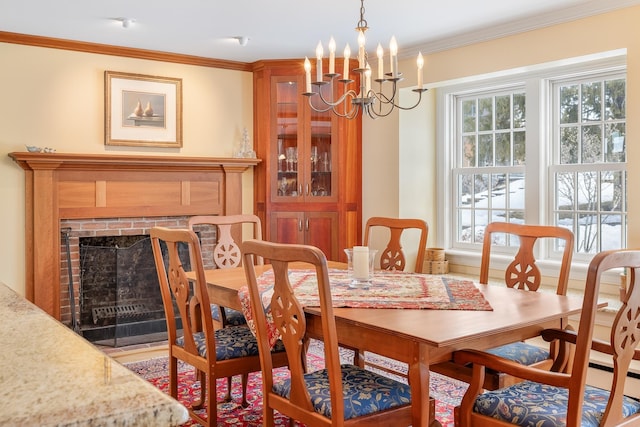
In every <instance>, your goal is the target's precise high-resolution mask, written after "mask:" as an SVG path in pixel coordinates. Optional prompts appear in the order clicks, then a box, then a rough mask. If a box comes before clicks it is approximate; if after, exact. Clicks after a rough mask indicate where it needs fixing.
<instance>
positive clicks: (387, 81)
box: [303, 0, 427, 119]
mask: <svg viewBox="0 0 640 427" xmlns="http://www.w3.org/2000/svg"><path fill="white" fill-rule="evenodd" d="M368 29H369V27H368V26H367V21H366V19H364V0H360V20H359V21H358V24H357V27H356V31H357V32H358V58H357V59H358V67H357V68H354V69H353V70H351V71H352V72H353V73H356V75H358V77H359V78H358V81H359V82H360V87H359V88H357V89H359V90H357V89H356V88H351V87H350V86H351V84H352V83H354V81H355V80H353V79H351V78H350V74H349V60H350V57H351V49H350V47H349V44H348V43H347V46H346V47H345V49H344V65H343V72H342V75H340V74H338V73H336V72H335V50H336V43H335V41H334V39H333V37H331V39H330V40H329V70H328V71H329V72H328V73H323V72H322V61H323V58H322V57H323V54H324V52H323V47H322V42H319V43H318V46H317V48H316V80H315V81H313V82H312V81H311V61H309V58H308V57H306V58H305V59H304V70H305V92H304V93H303V95H305V96H307V97H309V105H310V106H311V108H312V109H313V110H314V111H317V112H320V113H324V112H326V111H331V112H333V113H334V114H336V115H338V116H340V117H345V118H347V119H353V118H356V117H357V116H358V114H359V113H360V112H361V111H362V114H367V115H368V116H369V117H371V118H372V119H376V118H378V117H385V116H388V115H389V114H391V112H392V111H393V110H394V109H395V108H399V109H401V110H411V109H413V108H415V107H417V106H418V104H420V101H421V100H422V93H423V92H426V91H427V89H423V87H422V67H423V66H424V59H423V57H422V53H418V59H417V61H416V62H417V67H418V71H417V72H418V84H417V88H416V89H412V91H413V92H415V93H417V94H418V100H417V101H416V103H415V104H414V105H412V106H404V107H403V106H401V105H399V100H398V99H397V98H398V90H397V89H398V87H397V85H398V82H400V81H401V80H403V77H402V73H401V72H400V71H399V70H398V44H397V42H396V39H395V37H391V41H390V43H389V51H390V52H389V53H390V55H389V71H388V72H386V73H385V72H384V50H383V49H382V46H381V45H380V44H378V48H377V51H376V54H377V58H378V63H377V65H378V70H377V78H376V79H373V82H374V84H375V85H376V88H377V91H376V90H374V89H372V79H371V66H370V65H369V61H368V58H367V52H366V49H365V32H366V31H367V30H368ZM340 77H342V78H340ZM336 82H337V83H339V84H340V85H341V88H342V91H341V94H339V95H336V96H334V94H335V92H334V85H335V84H336ZM312 87H315V90H312ZM383 89H384V90H385V92H384V93H383Z"/></svg>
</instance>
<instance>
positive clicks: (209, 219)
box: [187, 214, 263, 401]
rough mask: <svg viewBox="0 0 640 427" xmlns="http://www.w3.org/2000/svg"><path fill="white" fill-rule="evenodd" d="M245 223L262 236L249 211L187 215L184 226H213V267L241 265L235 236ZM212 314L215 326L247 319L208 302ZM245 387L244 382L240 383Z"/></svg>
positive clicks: (242, 322)
mask: <svg viewBox="0 0 640 427" xmlns="http://www.w3.org/2000/svg"><path fill="white" fill-rule="evenodd" d="M245 224H249V225H250V226H251V231H252V238H255V239H262V223H261V221H260V218H259V217H258V216H256V215H251V214H237V215H196V216H192V217H190V218H189V221H188V222H187V226H188V227H189V229H190V230H194V231H205V230H206V229H207V228H213V229H214V230H215V236H216V241H215V244H214V246H213V252H212V253H211V260H212V261H213V264H214V265H215V267H216V268H235V267H240V266H241V265H242V254H241V253H240V246H238V243H237V242H236V239H235V238H234V236H237V237H238V240H239V241H241V238H242V231H243V230H242V227H243V226H244V225H245ZM255 262H256V264H260V265H262V264H263V260H262V258H258V259H256V261H255ZM211 317H212V318H213V323H214V327H216V328H223V327H226V326H230V325H231V326H238V325H246V323H247V320H246V319H245V318H244V315H243V314H242V312H240V311H238V310H234V309H232V308H229V307H221V306H219V305H218V304H211ZM246 382H247V376H246V375H245V376H243V377H242V383H243V384H244V383H246ZM232 383H233V378H231V377H229V378H228V380H227V395H226V397H225V400H227V401H229V400H231V384H232ZM243 389H244V385H243Z"/></svg>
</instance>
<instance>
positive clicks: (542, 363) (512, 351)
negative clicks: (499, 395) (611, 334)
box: [430, 222, 574, 390]
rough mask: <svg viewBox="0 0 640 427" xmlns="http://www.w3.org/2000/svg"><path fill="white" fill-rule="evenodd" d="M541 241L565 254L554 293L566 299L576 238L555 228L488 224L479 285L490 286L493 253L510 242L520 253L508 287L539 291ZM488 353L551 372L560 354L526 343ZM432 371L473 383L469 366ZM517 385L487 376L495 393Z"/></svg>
mask: <svg viewBox="0 0 640 427" xmlns="http://www.w3.org/2000/svg"><path fill="white" fill-rule="evenodd" d="M540 239H554V240H555V245H557V246H556V248H557V249H558V250H560V251H561V252H562V259H561V261H560V265H559V268H560V271H559V273H558V278H557V281H556V288H555V292H556V294H558V295H566V293H567V287H568V283H569V271H570V266H571V259H572V257H573V246H574V236H573V232H572V231H571V230H569V229H566V228H563V227H556V226H548V225H527V224H515V223H509V222H492V223H490V224H488V225H487V227H486V228H485V232H484V239H483V243H482V259H481V261H480V283H482V284H488V283H489V267H490V264H491V250H492V248H494V247H495V246H496V242H501V244H502V243H503V242H511V243H512V244H516V243H517V244H518V251H517V253H516V254H515V256H514V258H513V261H511V263H510V264H509V265H508V267H507V268H506V269H505V271H504V282H505V284H506V286H508V287H510V288H516V289H520V290H523V291H533V292H535V291H537V290H538V289H539V288H540V286H541V284H542V276H541V273H540V269H539V268H538V266H537V264H536V258H535V252H534V246H535V244H536V242H538V241H540ZM487 351H488V352H490V353H493V354H496V355H500V356H502V357H504V358H507V359H511V360H513V361H516V362H519V363H522V364H524V365H530V366H537V367H540V368H547V369H550V368H551V367H552V366H553V363H554V358H555V355H557V353H558V351H559V350H558V349H557V348H556V344H555V343H552V344H551V345H550V346H549V348H542V347H540V346H538V345H534V344H530V343H526V342H515V343H511V344H506V345H503V346H500V347H495V348H492V349H489V350H487ZM563 368H565V366H560V368H559V369H563ZM430 369H431V370H432V371H434V372H438V373H440V374H443V375H446V376H448V377H452V378H456V379H458V380H461V381H465V382H469V381H470V380H471V368H470V367H468V366H460V365H458V364H456V363H453V362H443V363H439V364H436V365H432V366H431V368H430ZM554 369H556V368H554ZM517 381H519V379H517V378H514V377H511V376H509V375H506V374H504V373H502V372H487V375H486V376H485V388H487V389H490V390H493V389H496V388H501V387H504V386H506V385H509V384H512V383H514V382H517Z"/></svg>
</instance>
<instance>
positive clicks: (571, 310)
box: [205, 261, 582, 426]
mask: <svg viewBox="0 0 640 427" xmlns="http://www.w3.org/2000/svg"><path fill="white" fill-rule="evenodd" d="M307 266H308V265H307ZM328 267H329V268H330V269H334V268H335V269H345V268H346V264H343V263H339V262H332V261H329V262H328ZM295 268H298V269H304V268H305V265H304V264H300V265H296V266H295ZM307 268H310V266H308V267H307ZM255 269H256V275H262V274H268V272H269V270H270V269H271V266H270V265H269V264H265V265H257V266H255ZM406 274H411V275H415V274H417V273H406ZM423 276H430V275H423ZM374 277H375V275H374ZM205 280H206V282H207V289H208V293H209V297H210V300H211V302H212V303H215V304H219V305H221V306H225V307H229V308H233V309H236V310H242V304H241V301H240V298H239V291H241V289H242V288H243V287H245V286H246V283H247V282H246V278H245V271H244V268H243V267H236V268H229V269H211V270H205ZM473 285H474V287H475V288H477V290H478V291H479V293H481V295H482V296H483V298H484V300H485V302H486V303H488V305H489V306H490V309H486V308H483V309H478V310H475V309H430V308H362V307H358V308H355V307H335V308H334V309H333V312H334V316H335V323H336V329H337V333H338V340H339V342H340V344H341V345H344V346H346V347H350V348H354V349H358V350H359V351H360V352H363V351H365V352H366V351H368V352H372V353H376V354H379V355H382V356H385V357H388V358H391V359H395V360H397V361H400V362H404V363H406V364H407V366H408V382H409V385H410V387H411V397H412V418H413V422H412V425H413V426H427V425H439V424H438V422H437V420H436V419H435V414H434V413H433V405H430V399H429V366H430V365H432V364H435V363H440V362H445V361H449V360H451V359H452V354H453V352H454V351H456V350H460V349H466V348H473V349H480V350H483V349H487V348H491V347H496V346H499V345H503V344H507V343H511V342H516V341H520V340H526V339H529V338H533V337H536V336H538V335H539V334H540V332H541V331H542V330H543V329H546V328H564V327H565V326H566V325H567V322H568V318H569V317H570V316H573V315H576V314H579V313H580V310H581V307H582V298H580V297H577V296H563V295H556V294H554V293H550V292H524V291H521V290H517V289H512V288H508V287H506V286H498V285H484V284H479V283H476V282H473ZM332 286H333V285H332ZM305 313H306V320H307V332H308V334H309V336H311V337H313V338H317V339H319V340H322V324H321V311H320V307H316V306H305ZM430 408H431V409H430Z"/></svg>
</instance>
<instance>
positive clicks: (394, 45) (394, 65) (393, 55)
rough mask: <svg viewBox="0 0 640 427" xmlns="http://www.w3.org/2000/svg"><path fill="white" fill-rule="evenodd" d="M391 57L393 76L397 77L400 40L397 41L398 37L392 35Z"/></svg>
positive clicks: (390, 43) (390, 44)
mask: <svg viewBox="0 0 640 427" xmlns="http://www.w3.org/2000/svg"><path fill="white" fill-rule="evenodd" d="M389 53H390V55H389V59H390V60H391V64H390V66H391V77H395V76H396V73H397V72H398V42H396V37H395V36H393V37H391V41H390V42H389Z"/></svg>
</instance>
